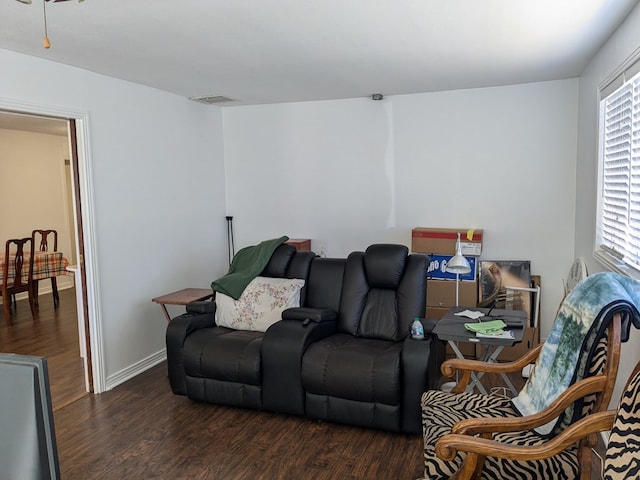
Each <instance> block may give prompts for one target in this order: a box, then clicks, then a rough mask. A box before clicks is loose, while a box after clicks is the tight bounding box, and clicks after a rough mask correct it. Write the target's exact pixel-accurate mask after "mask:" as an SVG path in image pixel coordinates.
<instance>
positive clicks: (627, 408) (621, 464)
mask: <svg viewBox="0 0 640 480" xmlns="http://www.w3.org/2000/svg"><path fill="white" fill-rule="evenodd" d="M639 410H640V373H637V374H636V375H635V376H634V377H633V379H632V380H631V381H630V382H629V385H628V386H627V389H626V390H625V391H624V393H623V394H622V398H621V399H620V405H619V406H618V413H617V414H616V419H615V421H614V422H613V428H612V429H611V436H610V438H609V445H608V446H607V454H606V457H605V460H604V477H603V478H604V479H605V480H621V479H629V478H640V415H639Z"/></svg>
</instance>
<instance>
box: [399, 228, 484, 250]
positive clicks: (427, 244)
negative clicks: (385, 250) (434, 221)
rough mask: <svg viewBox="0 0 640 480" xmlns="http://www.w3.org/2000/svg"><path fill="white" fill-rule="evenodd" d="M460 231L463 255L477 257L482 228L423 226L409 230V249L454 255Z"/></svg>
mask: <svg viewBox="0 0 640 480" xmlns="http://www.w3.org/2000/svg"><path fill="white" fill-rule="evenodd" d="M458 233H460V246H461V249H462V254H463V255H464V256H472V257H479V256H480V254H481V253H482V230H470V229H467V228H423V227H416V228H414V229H413V230H412V231H411V251H412V252H420V253H435V254H440V255H454V254H455V253H456V242H457V241H458ZM469 237H470V238H469Z"/></svg>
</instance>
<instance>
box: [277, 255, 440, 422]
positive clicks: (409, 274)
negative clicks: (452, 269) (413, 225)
mask: <svg viewBox="0 0 640 480" xmlns="http://www.w3.org/2000/svg"><path fill="white" fill-rule="evenodd" d="M428 263H429V257H428V256H427V255H424V254H411V255H410V254H409V252H408V248H407V247H405V246H403V245H387V244H378V245H372V246H370V247H369V248H367V250H366V252H354V253H352V254H351V255H349V257H348V258H347V261H346V266H345V272H344V279H343V283H342V295H341V299H340V307H339V310H338V312H337V318H336V319H335V320H334V321H333V332H332V333H331V334H329V335H326V336H324V338H321V339H318V340H316V341H314V342H313V343H310V345H309V346H308V348H306V351H305V352H304V355H303V357H302V365H301V370H302V388H303V390H304V397H305V398H304V409H305V414H306V415H307V416H308V417H311V418H316V419H321V420H328V421H332V422H337V423H347V424H352V425H359V426H363V427H370V428H378V429H383V430H389V431H394V432H405V433H411V434H417V433H420V431H421V416H420V415H421V412H420V396H421V395H422V392H424V391H426V390H429V389H433V388H437V384H438V380H439V378H440V365H441V363H442V361H443V360H444V345H443V344H442V342H439V341H438V340H437V338H436V337H435V336H434V335H431V334H430V332H431V330H432V329H433V326H434V324H435V322H430V321H425V320H423V323H424V326H425V339H424V340H414V339H412V338H411V337H410V335H409V331H410V326H411V322H412V321H413V319H414V318H415V317H420V318H422V317H424V312H425V301H426V298H425V293H426V276H427V268H428ZM291 310H294V311H295V310H296V309H291ZM285 312H287V311H285ZM317 321H318V323H316V322H315V321H313V322H311V323H310V324H309V326H308V327H307V328H309V327H312V328H315V327H316V326H317V325H322V324H323V323H324V322H323V321H322V319H320V318H318V319H317ZM325 330H326V327H325ZM325 334H326V332H325Z"/></svg>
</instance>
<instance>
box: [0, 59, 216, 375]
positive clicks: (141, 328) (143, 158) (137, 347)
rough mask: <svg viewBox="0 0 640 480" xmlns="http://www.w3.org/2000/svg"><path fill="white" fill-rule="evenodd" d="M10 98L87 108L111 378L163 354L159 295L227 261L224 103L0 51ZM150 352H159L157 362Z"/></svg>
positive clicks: (206, 278) (0, 79)
mask: <svg viewBox="0 0 640 480" xmlns="http://www.w3.org/2000/svg"><path fill="white" fill-rule="evenodd" d="M0 66H1V67H0V69H1V70H2V72H3V74H2V75H0V95H1V96H0V108H7V107H8V106H12V105H20V106H30V105H32V106H33V108H34V109H37V108H51V109H60V110H70V111H74V112H75V111H77V112H81V113H83V114H85V115H86V118H87V121H88V133H89V135H88V137H89V138H88V139H87V140H88V145H89V147H88V148H89V158H88V162H89V164H90V170H91V171H90V174H91V180H92V182H91V187H92V195H93V210H94V216H95V232H94V233H95V254H96V259H97V263H96V265H95V272H96V274H97V285H98V291H97V292H96V294H97V297H98V299H99V307H98V312H97V316H98V317H99V320H100V321H101V322H102V325H103V334H104V345H103V348H104V359H105V377H106V383H107V387H111V386H114V384H116V383H118V382H121V381H123V380H126V378H127V376H128V375H130V374H135V373H137V371H139V369H140V368H144V367H145V366H148V363H149V362H150V361H157V359H161V358H162V355H163V350H164V348H165V343H164V334H165V329H166V321H165V320H164V317H163V315H162V313H161V310H160V307H159V306H158V305H156V304H154V303H152V302H151V298H153V297H155V296H158V295H161V294H163V293H167V292H170V291H173V290H177V289H180V288H184V287H187V286H194V287H197V286H208V285H209V284H210V282H211V281H212V280H213V279H214V278H216V277H217V276H219V275H220V274H222V273H224V270H225V268H226V236H225V231H226V230H225V229H226V225H225V221H224V212H225V208H224V202H225V191H224V189H225V185H224V162H223V147H222V118H221V114H220V109H219V108H217V107H215V106H213V107H212V106H207V105H201V104H198V103H195V102H192V101H189V100H187V99H185V98H182V97H179V96H176V95H172V94H169V93H166V92H162V91H159V90H154V89H151V88H147V87H143V86H140V85H136V84H133V83H129V82H124V81H121V80H117V79H114V78H110V77H106V76H102V75H97V74H94V73H91V72H88V71H84V70H80V69H76V68H73V67H68V66H64V65H61V64H57V63H53V62H48V61H45V60H40V59H36V58H33V57H28V56H25V55H20V54H17V53H13V52H9V51H4V50H0ZM150 359H151V360H150Z"/></svg>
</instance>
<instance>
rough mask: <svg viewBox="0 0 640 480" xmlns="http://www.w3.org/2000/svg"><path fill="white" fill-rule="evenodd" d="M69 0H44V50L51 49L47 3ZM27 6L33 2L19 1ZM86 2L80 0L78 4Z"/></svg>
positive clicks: (30, 0)
mask: <svg viewBox="0 0 640 480" xmlns="http://www.w3.org/2000/svg"><path fill="white" fill-rule="evenodd" d="M67 1H69V0H42V15H43V17H44V38H43V39H42V46H43V47H44V48H51V42H50V41H49V35H48V34H47V2H53V3H56V2H67ZM18 2H20V3H24V4H25V5H31V3H32V0H18ZM82 2H84V0H78V3H82Z"/></svg>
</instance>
